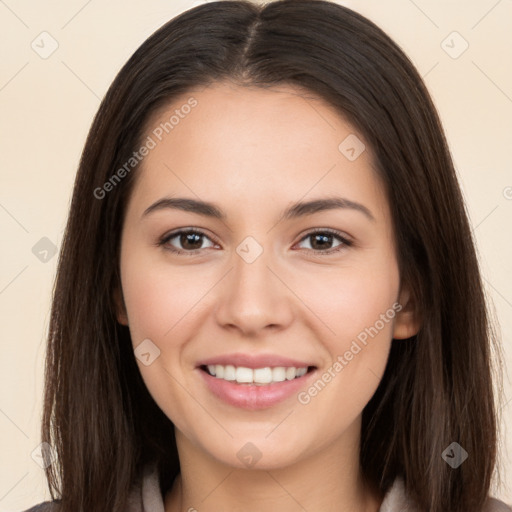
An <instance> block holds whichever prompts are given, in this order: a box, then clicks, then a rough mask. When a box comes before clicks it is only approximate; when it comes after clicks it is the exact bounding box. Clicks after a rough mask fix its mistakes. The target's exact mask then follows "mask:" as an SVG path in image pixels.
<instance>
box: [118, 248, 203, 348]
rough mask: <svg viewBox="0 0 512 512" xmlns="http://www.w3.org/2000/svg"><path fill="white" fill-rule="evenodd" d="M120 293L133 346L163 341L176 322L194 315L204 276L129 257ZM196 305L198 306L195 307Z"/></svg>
mask: <svg viewBox="0 0 512 512" xmlns="http://www.w3.org/2000/svg"><path fill="white" fill-rule="evenodd" d="M121 279H122V282H123V294H124V298H125V304H126V309H127V313H128V319H129V324H130V332H131V334H132V341H133V343H134V344H137V343H138V342H140V340H142V339H144V338H150V339H152V338H154V339H159V340H165V339H167V338H168V337H170V336H171V335H172V331H173V329H174V328H175V326H176V325H177V324H178V322H180V320H181V319H182V318H183V317H184V316H185V315H187V319H189V316H188V315H192V316H193V315H194V312H195V309H196V308H194V307H193V306H194V304H196V303H197V302H198V301H199V300H200V299H201V297H202V296H203V295H204V293H205V289H204V284H205V282H208V280H206V281H205V277H204V276H201V275H200V274H199V275H191V274H190V272H188V273H186V272H180V270H179V269H172V268H170V266H169V265H162V263H161V262H160V263H157V262H155V261H152V260H149V259H147V258H146V259H144V258H137V257H136V255H132V256H130V257H129V258H126V259H125V260H124V261H123V265H122V267H121ZM198 306H200V305H198Z"/></svg>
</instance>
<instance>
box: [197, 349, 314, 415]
mask: <svg viewBox="0 0 512 512" xmlns="http://www.w3.org/2000/svg"><path fill="white" fill-rule="evenodd" d="M196 370H197V371H198V374H199V376H200V377H201V380H202V381H203V383H204V385H205V389H206V390H207V392H208V393H209V394H210V396H212V398H216V399H220V400H221V401H222V402H223V403H224V404H228V405H230V406H233V407H236V408H241V409H247V410H261V409H269V408H271V407H274V406H276V405H278V404H279V403H281V402H284V401H286V400H292V399H294V398H295V399H296V397H297V395H298V393H299V392H300V391H301V390H302V389H305V388H306V387H307V386H309V385H310V382H311V381H312V380H313V379H314V378H315V376H316V374H317V373H318V371H317V370H318V367H317V366H315V365H312V364H308V363H306V362H304V361H299V360H294V359H289V358H282V357H275V356H270V355H268V356H258V357H254V356H247V355H243V354H231V355H230V356H224V357H220V358H214V359H210V360H208V361H202V362H201V364H199V365H198V366H197V367H196Z"/></svg>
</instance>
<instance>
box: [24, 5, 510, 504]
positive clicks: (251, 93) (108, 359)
mask: <svg viewBox="0 0 512 512" xmlns="http://www.w3.org/2000/svg"><path fill="white" fill-rule="evenodd" d="M205 244H206V245H205ZM304 244H306V245H304ZM493 343H495V337H494V334H493V331H492V326H491V325H490V323H489V321H488V315H487V312H486V304H485V299H484V293H483V289H482V282H481V277H480V274H479V269H478V264H477V258H476V256H475V248H474V244H473V241H472V237H471V229H470V226H469V222H468V219H467V216H466V213H465V210H464V204H463V200H462V197H461V193H460V189H459V185H458V183H457V178H456V174H455V172H454V168H453V164H452V161H451V158H450V155H449V151H448V148H447V145H446V141H445V138H444V135H443V130H442V127H441V124H440V122H439V119H438V116H437V113H436V111H435V108H434V106H433V104H432V101H431V99H430V97H429V94H428V92H427V90H426V88H425V86H424V84H423V82H422V80H421V78H420V76H419V75H418V73H417V71H416V70H415V69H414V67H413V65H412V64H411V62H410V61H409V60H408V59H407V57H406V56H405V55H404V54H403V52H402V51H401V50H400V49H399V48H398V47H397V45H396V44H395V43H394V42H392V41H391V40H390V38H389V37H388V36H387V35H386V34H384V33H383V32H382V30H380V29H379V28H378V27H376V26H375V25H374V24H373V23H372V22H370V21H369V20H367V19H366V18H364V17H362V16H361V15H359V14H357V13H355V12H353V11H351V10H350V9H347V8H345V7H342V6H339V5H337V4H335V3H331V2H326V1H314V0H293V1H289V0H284V1H277V2H271V3H269V4H267V5H265V6H257V5H253V4H251V3H249V2H244V1H229V2H214V3H209V4H205V5H202V6H200V7H197V8H195V9H192V10H189V11H186V12H184V13H182V14H181V15H180V16H178V17H176V18H175V19H173V20H171V21H170V22H169V23H167V24H166V25H164V26H163V27H162V28H160V29H159V30H158V31H157V32H155V34H153V35H152V36H151V37H150V38H149V39H148V40H147V41H145V42H144V43H143V45H142V46H141V47H140V48H139V49H138V50H137V51H136V52H135V54H134V55H133V56H132V57H131V58H130V60H129V61H128V62H127V64H126V65H125V66H124V67H123V68H122V70H121V71H120V73H119V74H118V76H117V77H116V79H115V81H114V83H113V84H112V86H111V87H110V89H109V91H108V92H107V95H106V97H105V98H104V100H103V102H102V104H101V106H100V109H99V111H98V113H97V115H96V118H95V120H94V122H93V125H92V127H91V130H90V133H89V136H88V139H87V142H86V145H85V148H84V152H83V155H82V160H81V162H80V168H79V170H78V175H77V179H76V182H75V189H74V193H73V200H72V204H71V210H70V215H69V220H68V225H67V229H66V236H65V240H64V243H63V247H62V253H61V259H60V262H59V268H58V276H57V282H56V287H55V292H54V298H53V306H52V317H51V325H50V332H49V340H48V353H47V373H46V386H45V404H44V417H43V425H42V438H43V441H44V442H47V443H49V445H51V446H52V447H53V449H54V450H55V452H56V454H57V456H58V463H57V462H54V463H53V464H49V465H48V467H47V469H46V473H47V478H48V482H49V486H50V490H51V493H52V500H53V502H45V503H44V504H40V505H39V507H40V508H37V507H36V508H33V509H32V510H47V509H48V510H54V509H55V510H60V511H63V512H68V511H69V512H71V511H73V512H77V511H86V510H87V511H90V510H94V511H109V512H110V511H115V512H118V511H119V512H121V511H125V510H130V511H132V512H134V511H137V512H139V511H142V510H152V511H158V512H163V511H165V512H176V511H184V510H188V511H193V510H197V511H200V512H202V511H219V510H242V509H243V510H244V511H246V512H247V511H249V512H251V511H259V510H279V511H280V512H283V511H292V510H293V511H295V510H308V511H310V512H313V511H319V510H323V511H325V510H329V511H334V510H336V511H353V510H358V511H359V510H361V511H368V512H370V511H372V512H377V511H381V512H392V511H398V510H408V511H409V510H410V511H413V510H415V511H425V512H426V511H430V512H446V511H447V510H450V511H452V512H457V511H460V512H462V511H464V512H468V511H469V512H472V511H473V512H476V511H479V512H480V511H483V510H484V511H487V512H489V511H497V510H510V509H508V507H506V506H505V504H503V503H502V502H499V501H498V500H494V499H491V498H488V493H489V488H490V483H491V478H492V476H493V471H494V467H495V461H496V449H497V448H496V447H497V429H496V425H497V411H496V409H495V406H494V401H493V386H492V378H491V375H492V365H491V363H492V362H491V358H490V353H491V344H493ZM498 348H499V347H498ZM46 456H48V454H46Z"/></svg>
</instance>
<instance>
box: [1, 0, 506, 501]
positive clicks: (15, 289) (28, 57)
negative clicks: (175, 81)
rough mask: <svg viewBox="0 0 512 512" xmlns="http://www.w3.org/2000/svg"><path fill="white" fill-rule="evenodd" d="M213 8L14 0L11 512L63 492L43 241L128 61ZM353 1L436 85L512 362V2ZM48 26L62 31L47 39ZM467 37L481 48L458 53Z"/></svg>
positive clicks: (7, 386) (58, 229)
mask: <svg viewBox="0 0 512 512" xmlns="http://www.w3.org/2000/svg"><path fill="white" fill-rule="evenodd" d="M199 3H201V2H197V1H196V2H194V1H187V0H172V1H171V0H167V1H163V0H162V1H159V0H150V1H145V2H142V1H138V2H137V1H134V0H124V1H120V0H116V1H110V2H105V1H104V2H99V1H98V0H96V1H94V0H89V1H84V0H72V1H68V2H64V1H62V2H55V1H47V2H36V1H25V2H22V1H18V0H5V1H2V0H0V31H1V32H0V33H1V39H2V44H1V50H0V51H1V59H0V62H1V63H2V66H1V68H0V120H1V123H0V144H1V148H2V149H1V152H0V177H1V188H0V229H1V233H2V243H1V251H0V308H1V311H2V322H1V324H0V330H1V340H2V344H1V347H2V354H1V358H0V364H1V369H0V457H1V466H0V511H21V510H24V509H25V508H28V507H29V506H31V505H33V504H35V503H38V502H40V501H43V500H44V499H48V497H49V493H48V491H47V489H46V482H45V480H44V473H43V470H42V468H41V467H40V466H39V465H38V464H37V463H36V462H35V461H34V460H33V459H32V458H31V454H32V452H33V451H34V449H36V447H37V446H38V445H39V423H40V414H41V394H42V377H43V373H42V369H43V357H44V337H45V333H46V329H47V326H48V318H49V308H50V302H49V299H50V294H51V289H52V284H53V279H54V274H55V269H56V263H57V256H53V257H52V255H51V252H50V253H48V255H47V256H46V257H47V258H48V261H47V262H44V261H40V259H39V258H38V257H36V255H35V254H34V253H33V252H32V248H33V247H34V246H35V245H36V244H37V243H39V244H43V245H44V244H48V241H43V242H40V240H41V239H42V238H43V237H47V238H48V239H49V240H50V241H51V243H52V244H54V245H55V246H56V248H59V247H60V242H61V238H62V230H63V228H64V225H65V224H64V223H65V219H66V215H67V209H68V206H69V200H70V195H71V188H72V184H73V180H74V177H75V172H76V168H77V164H78V160H79V156H80V153H81V150H82V147H83V144H84V142H85V137H86V134H87V131H88V129H89V126H90V123H91V121H92V118H93V115H94V114H95V112H96V110H97V108H98V106H99V103H100V98H102V97H103V95H104V93H105V92H106V90H107V88H108V86H109V85H110V83H111V82H112V80H113V78H114V76H115V75H116V73H117V72H118V70H119V69H120V67H121V66H122V65H123V64H124V63H125V61H126V60H127V59H128V58H129V57H130V55H131V54H132V53H133V52H134V51H135V49H136V48H137V47H138V46H139V45H140V44H141V43H142V42H143V41H144V40H145V39H146V38H147V37H148V36H149V35H150V34H151V33H152V32H154V31H155V30H156V29H157V28H159V27H160V26H161V25H162V24H163V23H164V22H166V21H167V20H168V19H170V18H172V17H173V16H175V15H176V14H178V13H179V12H182V11H183V10H185V9H187V8H189V7H191V6H194V5H198V4H199ZM339 3H342V4H344V5H347V6H348V7H351V8H352V9H354V10H356V11H358V12H360V13H361V14H363V15H365V16H367V17H368V18H370V19H371V20H373V21H374V22H376V23H377V24H378V25H379V26H380V27H382V28H383V29H384V30H385V31H386V32H387V33H388V34H389V35H390V36H391V37H392V38H394V40H395V41H396V42H397V43H398V44H399V45H400V46H401V47H402V48H403V49H404V50H405V52H406V53H407V54H408V55H409V57H410V58H411V59H412V61H413V62H414V63H415V65H416V66H417V68H418V70H419V71H420V73H421V74H422V75H423V77H424V78H425V80H426V84H427V87H428V88H429V90H430V91H431V94H432V96H433V98H434V102H435V103H436V105H437V107H438V109H439V112H440V115H441V118H442V121H443V123H444V126H445V129H446V134H447V137H448V142H449V144H450V147H451V150H452V154H453V157H454V160H455V164H456V168H457V170H458V172H459V175H460V180H461V185H462V187H463V191H464V195H465V197H466V199H467V204H468V210H469V214H470V217H471V222H472V225H473V227H474V232H475V235H476V239H477V242H478V246H479V252H480V257H481V263H482V270H483V274H484V277H485V280H486V285H487V289H488V292H489V295H490V297H491V298H492V300H493V303H494V306H495V309H496V314H497V317H498V319H499V321H500V324H501V330H502V336H503V343H504V348H505V361H504V363H505V365H506V366H508V368H510V367H512V364H511V363H512V348H511V347H510V341H511V337H512V278H511V262H512V257H511V256H512V237H511V227H510V225H511V222H510V221H511V219H512V173H511V158H510V148H511V141H512V138H511V135H512V69H511V65H510V63H511V62H512V36H511V34H512V30H511V29H512V26H511V25H512V23H511V22H512V0H471V1H468V0H459V1H454V0H451V1H447V0H436V1H430V0H414V1H413V0H392V1H386V2H382V1H378V0H349V1H344V2H341V1H340V2H339ZM43 31H46V32H48V33H49V34H50V36H47V35H43V36H40V34H41V33H42V32H43ZM454 31H456V32H458V34H459V35H457V34H455V35H454V34H452V32H454ZM450 34H451V35H450ZM43 38H45V39H44V40H43ZM51 38H53V39H54V40H55V41H56V42H57V43H58V48H57V49H56V51H55V52H54V53H53V54H52V55H50V56H48V57H47V58H45V59H43V58H41V57H40V55H39V53H41V52H44V51H48V50H49V49H51V44H52V39H51ZM33 41H34V43H33V44H34V48H35V49H37V50H38V52H39V53H37V52H36V51H35V49H33V48H32V46H31V44H32V42H33ZM443 41H445V42H444V43H443ZM465 41H466V42H467V44H468V45H469V46H468V48H467V49H466V51H464V52H463V53H461V54H460V55H458V54H459V53H460V52H461V50H463V49H464V47H465V45H466V43H465ZM450 54H451V55H450ZM44 56H45V55H44ZM453 57H457V58H453ZM36 247H39V246H36ZM36 252H37V251H36ZM40 256H41V255H40ZM77 293H80V292H79V290H77ZM508 400H510V403H508V405H505V406H504V407H503V410H502V412H503V429H502V448H501V449H500V463H501V467H502V480H503V482H504V485H502V486H501V487H499V488H498V487H495V488H493V494H494V495H497V496H498V497H500V498H501V499H503V500H505V501H507V502H509V503H512V483H511V479H512V460H511V454H512V450H511V448H512V440H511V439H510V425H512V386H511V385H510V381H509V378H508V376H507V375H505V397H504V402H505V403H506V402H507V401H508ZM507 430H508V431H507ZM507 438H508V439H507ZM507 448H508V449H507Z"/></svg>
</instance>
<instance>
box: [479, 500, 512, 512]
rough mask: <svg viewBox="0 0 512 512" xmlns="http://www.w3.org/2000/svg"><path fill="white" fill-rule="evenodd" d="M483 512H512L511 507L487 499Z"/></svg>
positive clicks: (498, 501)
mask: <svg viewBox="0 0 512 512" xmlns="http://www.w3.org/2000/svg"><path fill="white" fill-rule="evenodd" d="M483 512H512V507H510V505H507V504H506V503H503V501H500V500H497V499H496V498H487V502H486V504H485V507H484V510H483Z"/></svg>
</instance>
